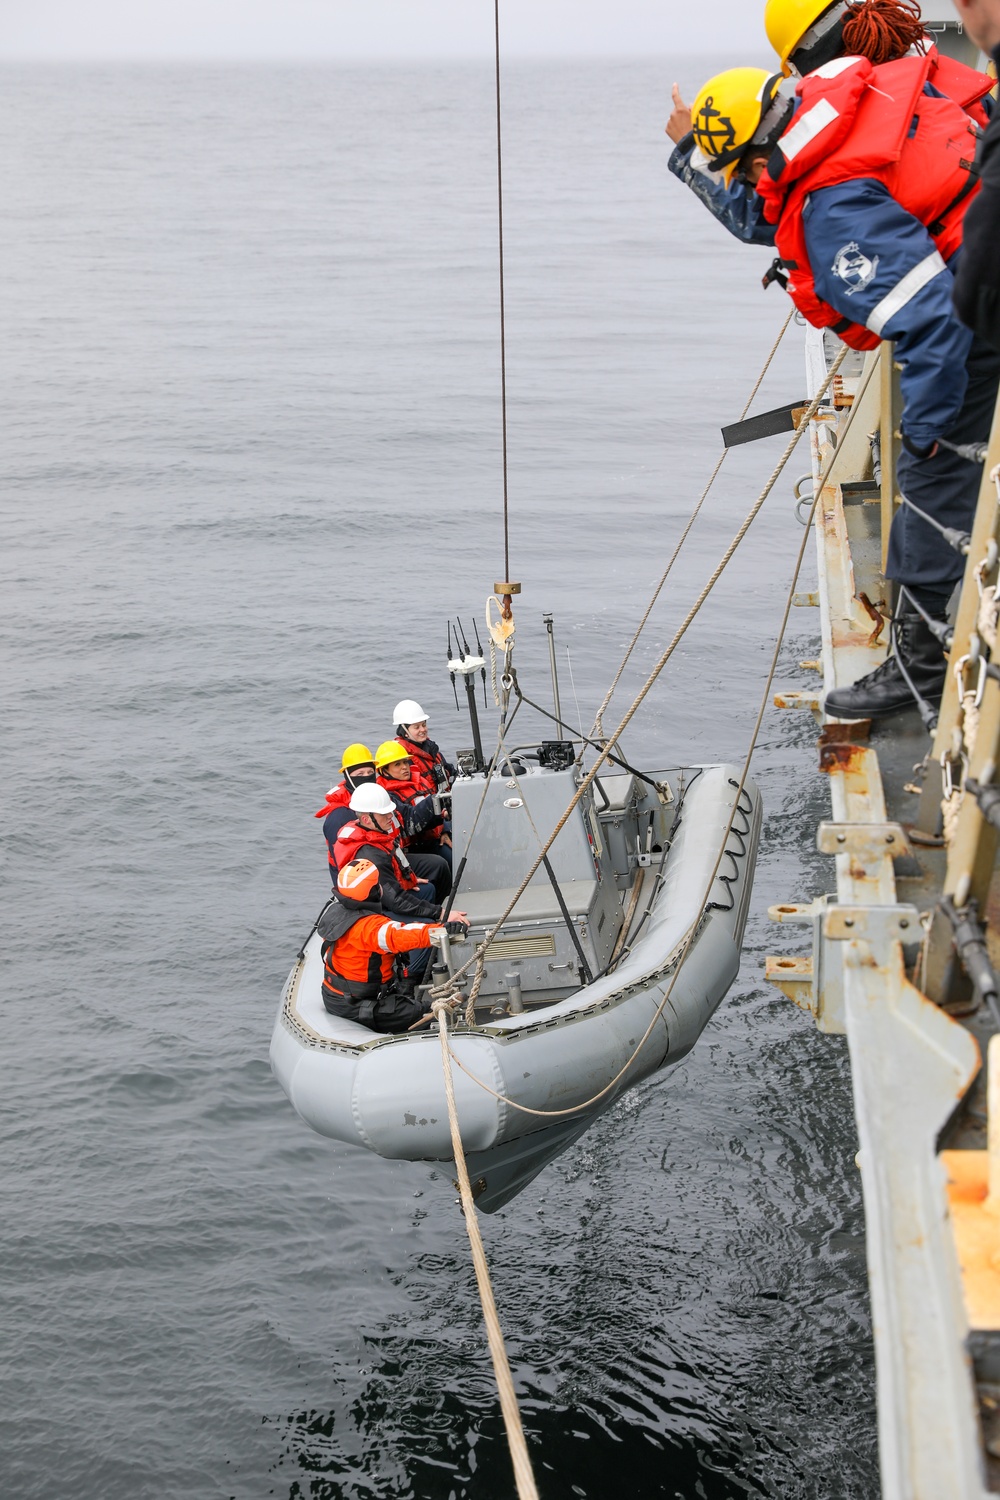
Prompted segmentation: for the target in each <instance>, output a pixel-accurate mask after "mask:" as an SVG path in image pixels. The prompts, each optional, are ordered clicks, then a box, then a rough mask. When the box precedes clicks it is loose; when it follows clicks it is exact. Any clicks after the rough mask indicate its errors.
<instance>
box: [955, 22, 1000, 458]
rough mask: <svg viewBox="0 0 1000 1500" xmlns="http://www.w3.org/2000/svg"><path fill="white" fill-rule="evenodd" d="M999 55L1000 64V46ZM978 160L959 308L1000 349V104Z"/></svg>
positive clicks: (961, 261) (959, 275)
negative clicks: (978, 181)
mask: <svg viewBox="0 0 1000 1500" xmlns="http://www.w3.org/2000/svg"><path fill="white" fill-rule="evenodd" d="M993 60H994V62H996V63H997V66H998V67H1000V47H997V48H996V49H995V50H994V53H993ZM976 162H977V165H978V167H979V173H980V177H979V180H980V184H981V186H980V190H979V193H978V195H977V197H976V199H975V201H974V202H973V203H972V204H970V206H969V211H968V213H967V214H966V216H965V237H964V243H963V246H962V253H961V255H960V256H959V258H958V268H957V270H956V273H955V292H954V298H955V310H956V312H957V313H958V316H959V317H960V318H961V320H962V322H963V323H964V324H965V325H966V327H967V328H971V329H972V330H973V331H974V332H975V333H978V334H979V337H980V338H981V339H985V341H986V343H988V344H991V345H992V346H993V348H994V349H1000V110H994V112H993V116H992V118H991V120H990V123H989V125H988V126H987V127H986V133H985V135H984V136H983V137H982V140H981V141H980V142H979V150H978V152H977V154H976ZM984 436H985V434H984Z"/></svg>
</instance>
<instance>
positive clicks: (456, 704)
mask: <svg viewBox="0 0 1000 1500" xmlns="http://www.w3.org/2000/svg"><path fill="white" fill-rule="evenodd" d="M451 658H452V650H451V621H450V620H449V621H448V655H447V657H446V658H445V659H446V661H447V663H448V671H449V673H450V674H451V690H452V692H453V693H454V694H455V712H456V713H458V687H457V686H456V684H455V674H454V672H452V670H451Z"/></svg>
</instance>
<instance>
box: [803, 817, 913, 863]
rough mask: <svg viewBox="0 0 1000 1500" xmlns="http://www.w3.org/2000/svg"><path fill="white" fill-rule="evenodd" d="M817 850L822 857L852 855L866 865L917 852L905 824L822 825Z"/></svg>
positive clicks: (818, 835)
mask: <svg viewBox="0 0 1000 1500" xmlns="http://www.w3.org/2000/svg"><path fill="white" fill-rule="evenodd" d="M816 848H817V849H818V850H819V852H820V854H850V855H851V856H852V857H853V858H854V859H859V860H861V861H862V863H864V864H867V863H870V862H871V861H873V860H879V859H898V858H899V857H900V856H901V855H904V854H912V852H913V851H912V849H911V848H910V841H909V839H908V838H907V836H906V831H905V829H904V828H903V825H902V824H901V823H820V825H819V827H818V828H817V829H816Z"/></svg>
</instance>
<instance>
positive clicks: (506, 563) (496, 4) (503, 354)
mask: <svg viewBox="0 0 1000 1500" xmlns="http://www.w3.org/2000/svg"><path fill="white" fill-rule="evenodd" d="M493 36H494V49H493V55H494V61H495V65H496V99H497V240H498V245H499V250H500V422H501V431H502V437H503V576H504V578H509V577H510V526H509V522H508V515H507V325H506V316H505V307H504V278H503V150H502V146H501V135H500V0H493Z"/></svg>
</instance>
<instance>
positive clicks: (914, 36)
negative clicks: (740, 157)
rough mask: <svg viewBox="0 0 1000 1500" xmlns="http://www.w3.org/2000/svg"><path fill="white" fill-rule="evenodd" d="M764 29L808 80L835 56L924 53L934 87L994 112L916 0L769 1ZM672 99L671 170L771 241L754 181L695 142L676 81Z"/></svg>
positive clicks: (790, 69) (971, 109) (985, 81)
mask: <svg viewBox="0 0 1000 1500" xmlns="http://www.w3.org/2000/svg"><path fill="white" fill-rule="evenodd" d="M972 3H977V4H978V3H980V0H972ZM764 28H765V30H766V31H767V35H768V38H769V40H770V42H771V45H772V46H773V48H774V50H775V52H777V54H778V57H779V59H780V61H781V69H782V72H783V73H784V74H786V75H787V74H794V75H795V76H796V77H801V78H804V77H806V75H807V74H809V73H811V72H812V71H813V70H814V69H816V68H819V67H822V66H823V65H824V64H825V63H828V62H832V61H833V60H834V58H838V57H867V58H868V60H869V62H872V63H875V64H876V65H878V64H880V63H886V62H894V61H895V60H896V59H897V58H901V57H916V56H920V57H927V58H928V59H929V61H930V73H929V82H930V84H931V86H932V88H934V89H935V90H936V91H937V92H938V93H939V94H942V95H944V97H945V98H948V99H953V100H954V101H955V103H956V104H960V105H961V106H962V107H963V109H965V110H967V111H968V113H969V114H970V115H971V116H972V119H973V120H974V121H975V122H976V123H977V124H978V125H979V126H981V127H984V128H985V126H986V123H987V121H988V120H989V118H990V116H991V111H992V105H993V100H992V98H990V96H989V91H990V89H991V88H992V85H993V80H992V79H991V78H989V77H988V76H987V74H985V73H980V72H979V71H977V70H976V69H975V68H970V67H967V66H966V65H965V64H964V63H960V62H958V61H957V60H956V59H955V58H952V57H948V56H946V55H945V54H944V53H942V52H939V51H938V49H937V47H936V46H935V43H934V37H933V33H931V32H928V31H925V28H924V23H923V21H922V20H921V16H920V7H919V5H917V4H916V3H915V0H767V3H766V5H765V7H764ZM672 97H673V106H674V107H673V110H672V112H671V115H670V119H669V120H668V122H667V125H666V133H667V135H668V136H669V137H670V139H671V141H673V142H674V150H673V152H672V153H671V156H670V161H669V162H668V167H669V170H670V171H671V172H673V174H674V176H675V177H679V178H680V180H681V181H682V182H683V183H685V184H686V185H687V186H688V187H689V188H691V190H692V192H693V193H695V194H696V196H697V197H699V198H700V199H701V201H702V202H703V203H704V205H705V207H706V208H707V209H708V210H709V212H710V213H711V214H713V215H714V217H715V218H717V219H718V221H719V223H720V224H722V225H723V226H724V227H725V228H726V229H728V230H729V232H730V234H733V235H735V236H736V238H737V239H739V240H742V241H744V243H746V244H754V245H773V244H774V225H773V224H771V223H769V222H768V221H767V219H766V218H765V217H764V205H763V202H762V201H761V199H760V198H759V197H758V196H757V194H756V193H755V192H754V190H753V187H752V185H750V184H749V183H748V182H747V180H746V178H745V176H744V175H743V174H742V172H740V171H739V170H737V171H735V172H733V173H726V174H723V173H720V172H718V171H715V170H713V169H712V162H711V161H710V160H708V159H706V157H705V155H704V154H703V153H702V152H701V150H700V149H699V147H698V144H697V141H696V139H695V133H694V130H693V128H692V126H693V120H692V112H691V110H690V109H689V108H688V106H687V105H686V104H685V103H684V100H683V98H682V97H681V92H680V89H679V87H678V85H677V84H676V83H675V84H674V86H673V90H672Z"/></svg>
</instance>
